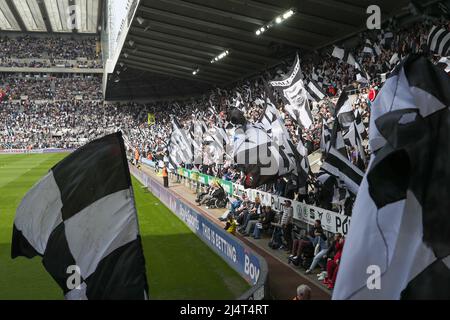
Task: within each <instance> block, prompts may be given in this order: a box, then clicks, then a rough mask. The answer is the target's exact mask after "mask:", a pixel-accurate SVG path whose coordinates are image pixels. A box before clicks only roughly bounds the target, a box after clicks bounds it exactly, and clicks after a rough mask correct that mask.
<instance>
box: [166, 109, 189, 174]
mask: <svg viewBox="0 0 450 320" xmlns="http://www.w3.org/2000/svg"><path fill="white" fill-rule="evenodd" d="M194 130H195V128H194ZM195 146H196V145H195V144H194V142H193V140H192V139H191V137H190V133H189V132H186V131H185V130H184V129H183V128H182V127H181V125H180V123H179V122H178V120H177V119H176V118H175V117H173V118H172V134H171V136H170V143H169V146H168V150H169V158H170V159H171V163H174V164H176V165H177V166H180V165H181V163H184V164H187V163H193V162H194V154H196V150H195V149H196V147H195Z"/></svg>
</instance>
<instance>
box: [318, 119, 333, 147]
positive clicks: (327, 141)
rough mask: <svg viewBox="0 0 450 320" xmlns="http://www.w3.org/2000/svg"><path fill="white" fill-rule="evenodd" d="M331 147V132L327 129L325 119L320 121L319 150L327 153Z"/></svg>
mask: <svg viewBox="0 0 450 320" xmlns="http://www.w3.org/2000/svg"><path fill="white" fill-rule="evenodd" d="M330 145H331V132H330V128H329V127H328V124H327V121H326V120H325V119H322V137H321V139H320V149H321V150H322V151H323V152H324V153H327V152H328V150H329V149H330Z"/></svg>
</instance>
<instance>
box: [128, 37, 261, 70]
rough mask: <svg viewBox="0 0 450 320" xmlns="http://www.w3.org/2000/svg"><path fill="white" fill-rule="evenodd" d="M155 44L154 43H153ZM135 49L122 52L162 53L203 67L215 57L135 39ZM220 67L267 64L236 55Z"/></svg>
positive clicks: (234, 68) (254, 66) (227, 59)
mask: <svg viewBox="0 0 450 320" xmlns="http://www.w3.org/2000/svg"><path fill="white" fill-rule="evenodd" d="M153 42H155V41H153ZM135 43H136V44H135V47H136V48H137V50H136V51H134V50H133V49H131V48H129V49H124V52H126V53H127V54H128V55H129V56H133V55H135V54H137V53H139V52H140V53H144V54H145V53H146V52H159V53H163V54H165V55H168V56H176V57H184V58H186V59H190V60H194V61H195V62H196V63H197V64H199V65H205V64H209V63H210V61H211V59H212V58H214V57H215V55H209V56H208V57H206V58H205V57H204V56H203V57H200V56H198V55H197V54H195V53H192V52H191V51H189V49H186V48H184V47H178V48H177V49H176V50H175V49H174V48H173V47H168V46H167V45H166V43H164V45H161V44H160V43H158V46H157V47H156V46H153V45H149V44H146V43H138V40H136V39H135ZM220 65H221V66H223V65H225V66H228V67H229V68H230V69H233V70H236V69H237V68H238V69H241V70H250V69H251V68H252V67H253V68H261V67H264V66H266V65H267V64H264V63H257V62H254V61H253V62H252V61H243V60H241V59H240V58H239V56H236V55H234V56H233V55H231V54H230V55H229V56H227V57H226V59H223V60H222V61H220Z"/></svg>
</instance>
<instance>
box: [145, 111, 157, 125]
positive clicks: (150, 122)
mask: <svg viewBox="0 0 450 320" xmlns="http://www.w3.org/2000/svg"><path fill="white" fill-rule="evenodd" d="M147 122H148V125H149V126H152V125H154V124H155V123H156V119H155V114H154V113H148V114H147Z"/></svg>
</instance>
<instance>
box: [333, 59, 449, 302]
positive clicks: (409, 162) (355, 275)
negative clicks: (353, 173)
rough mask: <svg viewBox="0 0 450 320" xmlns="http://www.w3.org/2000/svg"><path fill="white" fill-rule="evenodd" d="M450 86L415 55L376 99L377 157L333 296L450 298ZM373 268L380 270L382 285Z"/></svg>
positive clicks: (360, 200)
mask: <svg viewBox="0 0 450 320" xmlns="http://www.w3.org/2000/svg"><path fill="white" fill-rule="evenodd" d="M449 88H450V78H449V77H448V75H447V74H446V73H445V72H444V71H442V70H440V69H439V68H438V67H437V66H435V65H433V64H432V63H431V62H430V61H429V60H427V59H426V58H425V57H423V56H420V55H411V56H409V57H408V58H406V59H405V60H404V61H402V62H401V63H400V64H399V65H398V66H397V68H396V69H395V70H394V71H393V72H392V73H391V77H390V78H389V79H387V81H386V83H385V84H384V86H383V88H382V89H381V91H380V93H379V96H378V97H377V99H376V100H375V101H374V105H373V107H372V108H371V111H372V115H371V119H370V121H371V124H370V135H369V138H370V139H369V142H370V146H371V150H373V151H374V152H373V153H372V158H371V161H370V165H369V169H368V170H367V172H366V175H365V177H364V179H363V181H362V184H361V187H360V189H359V192H358V195H357V198H356V202H355V205H354V208H353V215H352V223H351V225H350V229H349V233H348V235H347V239H346V243H345V247H344V251H343V255H342V259H341V263H340V267H339V273H338V276H337V281H336V285H335V288H334V292H333V299H446V300H448V299H450V286H449V285H448V284H449V283H450V233H449V232H448V230H450V216H449V214H448V208H449V197H448V194H449V192H450V190H449V183H448V180H449V178H450V167H449V166H448V163H449V161H450V159H449V156H450V145H449V144H448V133H449V132H450V127H449V124H450V122H449V119H450V113H449V107H450V90H449ZM367 248H371V249H370V250H368V249H367ZM370 266H377V267H378V268H379V271H378V272H377V273H378V274H379V275H380V277H379V279H378V281H376V282H375V281H372V282H369V281H368V277H369V274H368V268H369V267H370ZM377 283H378V284H377ZM368 284H369V285H370V286H372V287H371V288H370V287H369V286H368ZM375 286H377V287H375ZM370 289H372V290H370Z"/></svg>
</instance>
